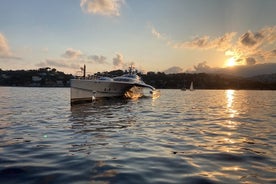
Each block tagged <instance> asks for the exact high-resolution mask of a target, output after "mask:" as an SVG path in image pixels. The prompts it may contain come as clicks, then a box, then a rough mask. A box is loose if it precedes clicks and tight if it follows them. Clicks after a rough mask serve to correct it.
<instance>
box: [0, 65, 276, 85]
mask: <svg viewBox="0 0 276 184" xmlns="http://www.w3.org/2000/svg"><path fill="white" fill-rule="evenodd" d="M124 72H125V71H122V70H115V71H110V72H103V73H100V72H98V73H96V75H101V76H102V75H104V76H111V77H113V76H118V75H122V74H123V73H124ZM139 75H140V76H141V77H142V79H143V80H144V81H145V82H146V83H148V84H150V85H152V86H154V87H156V88H158V89H181V88H184V87H185V88H188V87H189V86H190V83H191V82H192V81H193V83H194V88H196V89H258V90H276V73H274V74H267V75H259V76H254V77H238V76H233V75H226V74H207V73H194V74H191V73H178V74H165V73H163V72H157V73H155V72H148V73H147V74H141V73H140V74H139ZM72 78H74V76H73V75H71V74H65V73H63V72H60V71H57V70H56V69H54V68H53V69H51V68H49V67H46V68H39V69H37V70H16V71H12V70H8V71H4V70H1V69H0V86H27V87H69V86H70V79H72Z"/></svg>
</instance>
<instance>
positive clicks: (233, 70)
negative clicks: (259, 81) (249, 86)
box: [215, 63, 276, 77]
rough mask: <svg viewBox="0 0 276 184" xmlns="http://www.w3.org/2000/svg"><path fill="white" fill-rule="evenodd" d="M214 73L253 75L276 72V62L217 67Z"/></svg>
mask: <svg viewBox="0 0 276 184" xmlns="http://www.w3.org/2000/svg"><path fill="white" fill-rule="evenodd" d="M215 73H221V74H227V75H234V76H240V77H253V76H259V75H266V74H273V73H276V63H265V64H255V65H243V66H235V67H227V68H221V69H218V70H217V71H216V72H215Z"/></svg>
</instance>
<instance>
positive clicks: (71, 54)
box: [62, 48, 82, 59]
mask: <svg viewBox="0 0 276 184" xmlns="http://www.w3.org/2000/svg"><path fill="white" fill-rule="evenodd" d="M81 56H82V53H81V51H79V50H74V49H72V48H68V49H67V50H66V51H65V53H64V54H62V57H64V58H68V59H77V58H80V57H81Z"/></svg>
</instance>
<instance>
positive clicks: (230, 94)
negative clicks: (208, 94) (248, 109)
mask: <svg viewBox="0 0 276 184" xmlns="http://www.w3.org/2000/svg"><path fill="white" fill-rule="evenodd" d="M234 95H235V90H226V100H227V111H228V114H229V117H230V118H234V117H235V115H236V114H237V110H236V109H234V105H233V102H234V100H235V99H234V97H235V96H234Z"/></svg>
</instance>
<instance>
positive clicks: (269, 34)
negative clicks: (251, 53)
mask: <svg viewBox="0 0 276 184" xmlns="http://www.w3.org/2000/svg"><path fill="white" fill-rule="evenodd" d="M275 41H276V26H273V27H265V28H263V29H261V30H259V31H257V32H252V31H250V30H249V31H247V32H246V33H244V34H243V35H242V36H241V37H240V38H239V44H240V45H241V46H243V47H246V48H253V49H256V48H258V47H263V46H264V45H268V44H273V43H275Z"/></svg>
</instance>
